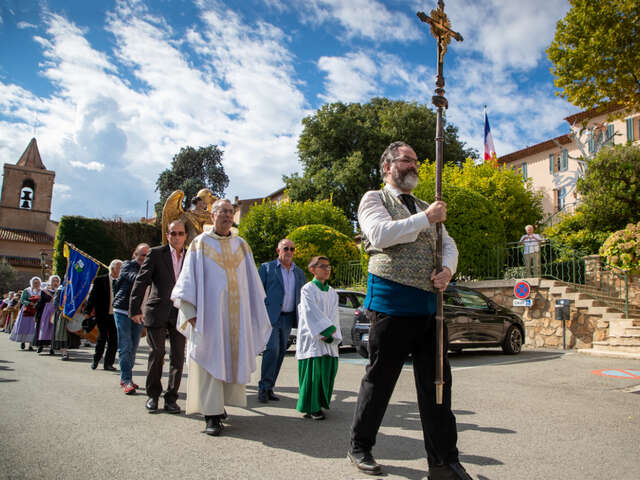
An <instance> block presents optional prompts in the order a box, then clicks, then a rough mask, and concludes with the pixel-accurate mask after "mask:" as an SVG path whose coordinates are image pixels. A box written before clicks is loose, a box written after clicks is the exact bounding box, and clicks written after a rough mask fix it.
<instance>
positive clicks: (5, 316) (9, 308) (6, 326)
mask: <svg viewBox="0 0 640 480" xmlns="http://www.w3.org/2000/svg"><path fill="white" fill-rule="evenodd" d="M15 296H16V294H15V292H9V293H8V294H7V298H5V299H4V300H3V301H2V305H1V306H0V310H1V311H2V313H1V314H0V316H1V317H2V319H1V320H0V327H2V331H3V332H10V331H11V320H12V318H13V316H14V312H15V311H17V308H16V305H17V304H18V301H17V299H16V298H15Z"/></svg>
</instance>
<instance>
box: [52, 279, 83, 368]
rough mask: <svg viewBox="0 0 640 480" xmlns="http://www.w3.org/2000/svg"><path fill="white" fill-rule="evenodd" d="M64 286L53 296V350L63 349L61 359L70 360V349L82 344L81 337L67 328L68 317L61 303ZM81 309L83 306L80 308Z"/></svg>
mask: <svg viewBox="0 0 640 480" xmlns="http://www.w3.org/2000/svg"><path fill="white" fill-rule="evenodd" d="M63 292H64V287H63V286H62V285H61V286H60V287H59V288H58V290H56V294H55V295H54V297H53V310H54V313H53V342H52V343H51V349H52V350H61V351H62V358H61V359H60V360H64V361H66V360H69V349H70V348H78V347H79V346H80V337H79V336H78V335H76V334H74V333H71V332H69V331H68V330H67V323H68V321H67V319H66V318H65V317H64V316H63V315H62V312H61V310H60V304H61V303H62V297H63ZM78 311H81V308H79V309H78Z"/></svg>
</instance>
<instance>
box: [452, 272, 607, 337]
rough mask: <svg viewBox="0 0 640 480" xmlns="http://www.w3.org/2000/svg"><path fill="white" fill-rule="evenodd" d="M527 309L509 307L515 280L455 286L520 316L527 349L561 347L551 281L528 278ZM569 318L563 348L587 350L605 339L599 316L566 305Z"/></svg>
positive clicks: (511, 303) (572, 305)
mask: <svg viewBox="0 0 640 480" xmlns="http://www.w3.org/2000/svg"><path fill="white" fill-rule="evenodd" d="M527 281H528V282H529V284H530V285H531V295H530V298H531V299H532V300H533V306H531V307H514V306H513V299H514V298H515V297H514V296H513V287H514V285H515V283H516V280H492V281H482V282H458V283H457V284H458V285H461V286H466V287H470V288H473V289H475V290H478V291H479V292H481V293H482V294H484V295H486V296H487V297H489V298H490V299H492V300H493V301H494V302H496V303H497V304H498V305H502V306H503V307H506V308H508V309H510V310H511V311H513V312H515V313H517V314H518V315H520V316H521V317H522V320H523V321H524V324H525V345H528V346H531V347H549V348H562V343H563V342H562V336H563V329H562V321H561V320H556V319H555V300H556V299H558V298H561V297H560V295H558V294H555V295H554V294H551V292H550V289H551V287H552V286H553V285H554V282H552V281H546V280H542V281H540V280H539V279H535V278H531V279H527ZM570 311H571V315H570V319H569V320H568V321H567V322H566V331H565V336H566V337H565V338H566V346H567V348H590V347H591V344H592V342H593V341H597V340H604V339H606V338H607V337H608V324H605V322H598V320H599V319H600V318H601V317H600V315H589V313H588V311H587V309H586V308H576V306H575V302H574V301H571V303H570Z"/></svg>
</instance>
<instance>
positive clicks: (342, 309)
mask: <svg viewBox="0 0 640 480" xmlns="http://www.w3.org/2000/svg"><path fill="white" fill-rule="evenodd" d="M336 292H337V293H338V312H339V314H340V331H341V333H342V343H341V344H340V346H341V347H355V346H356V345H355V343H354V341H353V336H352V332H353V325H354V323H355V318H356V317H355V311H356V309H358V308H360V307H362V302H363V301H364V297H365V295H364V293H362V292H356V291H353V290H341V289H337V290H336ZM296 334H297V332H296V329H295V328H292V329H291V334H290V335H289V342H288V344H287V348H289V347H290V346H291V345H293V344H294V343H296Z"/></svg>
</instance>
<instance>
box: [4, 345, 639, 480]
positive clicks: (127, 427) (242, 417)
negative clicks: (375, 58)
mask: <svg viewBox="0 0 640 480" xmlns="http://www.w3.org/2000/svg"><path fill="white" fill-rule="evenodd" d="M90 355H91V351H90V349H87V348H84V349H81V350H78V351H73V352H72V357H73V360H72V361H70V362H61V361H60V357H59V356H54V357H50V356H48V355H44V354H42V355H37V354H36V353H35V352H27V351H20V350H19V345H18V344H16V343H13V342H10V341H9V339H8V335H6V334H0V478H6V479H27V478H28V479H41V478H42V479H45V478H46V479H65V480H67V479H69V480H71V479H159V478H161V479H165V478H168V479H173V478H176V479H192V478H193V479H261V480H263V479H264V480H268V479H279V480H281V479H294V478H305V479H310V480H311V479H323V480H330V479H361V478H366V475H363V474H360V473H358V472H356V471H355V470H354V469H353V467H351V465H349V464H348V462H347V461H346V460H345V454H346V450H347V446H348V439H349V426H350V422H351V417H352V414H353V408H354V403H355V400H356V395H357V390H358V386H359V382H360V378H361V376H362V373H363V370H364V361H363V360H362V359H360V358H359V357H358V356H357V354H356V353H355V352H353V351H350V352H349V351H345V352H343V356H342V358H341V362H340V369H339V372H338V377H337V379H336V386H335V395H334V398H333V402H332V408H331V410H330V411H329V412H328V418H327V420H325V421H323V422H315V421H312V420H305V419H303V418H301V415H300V414H299V413H298V412H297V411H296V410H295V402H296V399H297V365H296V361H295V358H293V356H292V355H288V356H287V358H286V359H285V363H284V365H283V368H282V371H281V374H280V379H279V382H278V383H279V385H278V388H277V389H276V393H277V394H279V395H280V396H281V397H282V400H281V401H280V402H277V403H275V402H271V403H269V404H267V405H262V404H260V403H258V402H257V399H256V383H257V379H256V378H255V377H256V375H255V374H254V379H253V382H252V383H251V384H250V385H249V386H248V387H247V390H248V394H249V398H248V408H247V409H239V408H229V409H228V412H229V414H230V419H229V420H228V423H227V428H226V429H225V430H224V433H223V436H221V437H209V436H207V435H205V434H203V433H202V430H203V428H204V421H203V420H202V418H201V417H199V416H189V417H187V416H185V415H184V414H180V415H169V414H164V413H159V414H155V415H150V414H148V413H147V412H146V411H145V408H144V403H145V400H146V396H145V395H144V390H143V389H142V390H140V391H139V393H138V395H136V396H125V395H124V394H123V393H122V391H121V390H120V388H119V385H118V382H119V377H118V375H117V374H115V373H111V372H105V371H104V370H100V369H99V370H96V371H92V370H91V369H90V368H89V364H90ZM451 363H452V366H453V370H454V398H453V405H454V412H455V414H456V417H457V421H458V432H459V443H458V445H459V449H460V458H461V461H462V463H463V464H464V465H465V466H466V468H467V470H468V471H469V473H470V474H471V475H472V476H473V477H474V478H478V479H481V480H498V479H510V480H518V479H523V480H532V479H543V480H555V479H598V480H603V479H606V480H609V479H616V480H637V479H638V478H640V448H639V447H638V445H640V361H634V360H617V359H605V358H594V357H589V356H583V355H580V354H574V353H566V354H564V353H563V352H561V351H549V350H547V351H541V350H536V351H525V352H523V353H521V354H520V355H518V356H513V357H508V356H504V355H502V353H501V352H500V351H499V350H486V351H475V352H471V351H470V352H462V353H460V354H455V355H451ZM145 367H146V344H145V341H144V340H143V341H142V344H141V348H140V350H139V355H138V358H137V363H136V366H135V370H134V381H136V383H138V384H140V385H141V386H143V385H144V377H145V369H146V368H145ZM602 369H608V370H614V369H629V370H635V371H637V372H638V376H637V377H638V378H636V379H633V378H622V377H618V378H615V377H606V376H601V375H596V374H594V373H592V371H594V370H602ZM185 373H186V372H185ZM185 388H186V382H183V385H182V389H181V390H182V391H183V392H184V390H185ZM178 403H179V404H181V405H182V406H183V405H184V394H183V395H182V396H181V399H180V400H179V401H178ZM374 455H375V456H376V458H377V459H378V461H379V462H380V463H382V464H383V465H385V470H386V472H387V476H386V478H388V479H396V478H407V479H421V478H423V477H424V476H425V471H426V468H427V462H426V460H425V455H424V447H423V443H422V440H421V429H420V421H419V416H418V412H417V408H416V396H415V390H414V386H413V375H412V371H411V366H410V364H408V365H407V367H406V368H405V371H404V372H403V373H402V375H401V377H400V379H399V381H398V384H397V387H396V390H395V393H394V395H393V397H392V401H391V404H390V406H389V409H388V410H387V414H386V416H385V420H384V424H383V427H382V429H381V431H380V434H379V436H378V444H377V445H376V447H375V449H374Z"/></svg>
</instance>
